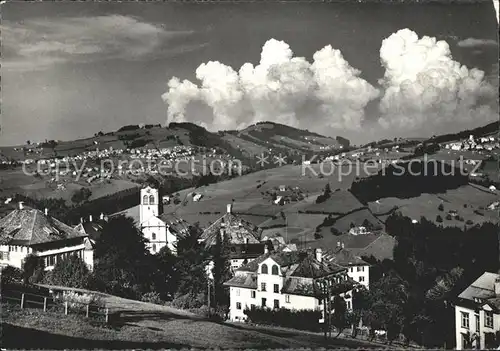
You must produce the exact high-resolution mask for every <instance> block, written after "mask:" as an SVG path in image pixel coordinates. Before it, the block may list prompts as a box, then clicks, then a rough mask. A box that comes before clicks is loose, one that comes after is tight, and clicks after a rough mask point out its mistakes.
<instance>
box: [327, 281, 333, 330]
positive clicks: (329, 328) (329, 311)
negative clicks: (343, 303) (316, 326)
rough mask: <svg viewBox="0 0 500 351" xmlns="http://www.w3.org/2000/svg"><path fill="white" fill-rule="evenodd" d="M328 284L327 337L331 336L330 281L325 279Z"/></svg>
mask: <svg viewBox="0 0 500 351" xmlns="http://www.w3.org/2000/svg"><path fill="white" fill-rule="evenodd" d="M327 284H328V335H329V338H330V339H331V338H332V301H331V300H332V298H331V295H330V281H327Z"/></svg>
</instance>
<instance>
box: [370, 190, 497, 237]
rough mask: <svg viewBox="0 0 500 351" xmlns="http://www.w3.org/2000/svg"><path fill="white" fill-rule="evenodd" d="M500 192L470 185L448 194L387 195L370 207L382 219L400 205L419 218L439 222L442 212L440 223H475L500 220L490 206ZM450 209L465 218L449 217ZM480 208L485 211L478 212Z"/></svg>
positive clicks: (406, 212) (413, 216)
mask: <svg viewBox="0 0 500 351" xmlns="http://www.w3.org/2000/svg"><path fill="white" fill-rule="evenodd" d="M499 194H500V193H499V192H498V191H496V192H491V191H489V190H488V189H485V188H482V187H480V186H477V185H467V186H464V187H460V188H458V189H453V190H448V191H447V192H446V193H444V194H422V195H420V196H418V197H414V198H409V199H397V198H383V199H380V200H378V203H377V202H371V203H369V208H370V209H371V210H372V212H373V213H374V214H375V215H376V216H377V217H378V218H379V219H380V220H382V221H384V220H385V219H386V218H387V216H388V213H389V212H390V211H391V209H393V208H395V207H396V208H397V209H398V210H399V211H400V212H401V213H402V214H403V215H405V216H408V217H410V218H412V219H416V220H419V219H420V217H422V216H423V217H425V218H427V219H428V220H430V221H434V222H435V223H439V222H437V221H436V217H437V215H440V216H441V217H442V219H443V222H442V223H439V224H442V225H444V226H459V227H462V226H463V225H464V222H467V221H468V220H470V221H472V222H473V223H474V224H481V223H484V222H498V212H497V211H495V210H488V209H487V207H488V206H489V205H490V204H492V203H493V202H495V201H499V200H500V197H499ZM440 204H442V205H443V207H444V210H443V211H439V210H438V206H439V205H440ZM449 211H456V212H457V215H458V216H460V217H462V218H463V219H464V221H463V222H462V221H459V220H457V219H455V218H452V219H451V220H447V219H446V215H447V214H448V212H449ZM475 211H477V212H475ZM478 212H479V213H482V214H483V215H481V214H478Z"/></svg>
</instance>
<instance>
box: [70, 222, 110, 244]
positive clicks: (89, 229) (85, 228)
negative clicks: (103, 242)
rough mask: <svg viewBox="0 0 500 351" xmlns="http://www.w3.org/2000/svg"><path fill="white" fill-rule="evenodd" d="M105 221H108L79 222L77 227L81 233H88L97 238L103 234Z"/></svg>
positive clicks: (94, 238)
mask: <svg viewBox="0 0 500 351" xmlns="http://www.w3.org/2000/svg"><path fill="white" fill-rule="evenodd" d="M104 223H106V222H105V221H104V220H98V221H92V222H84V223H80V224H78V225H77V226H76V227H75V229H76V230H78V231H80V232H81V233H84V234H87V235H88V236H89V237H90V238H91V239H93V240H97V239H99V237H100V236H101V233H102V228H103V226H104Z"/></svg>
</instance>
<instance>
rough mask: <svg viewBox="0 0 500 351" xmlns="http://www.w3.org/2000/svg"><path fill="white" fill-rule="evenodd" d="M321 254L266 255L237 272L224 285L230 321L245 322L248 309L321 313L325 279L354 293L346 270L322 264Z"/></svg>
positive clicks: (306, 252) (346, 291)
mask: <svg viewBox="0 0 500 351" xmlns="http://www.w3.org/2000/svg"><path fill="white" fill-rule="evenodd" d="M322 258H323V256H322V253H321V250H316V251H313V252H312V251H290V252H287V251H281V252H270V251H269V252H267V253H265V254H263V255H261V256H259V257H258V258H257V259H255V260H254V261H252V262H250V263H248V264H246V265H244V266H242V267H240V268H239V269H237V270H236V272H235V276H234V277H233V278H231V279H230V280H228V281H227V282H225V283H224V285H226V286H229V287H230V307H229V317H230V320H231V321H244V320H246V315H245V313H244V310H245V309H250V308H253V307H256V306H261V307H270V308H276V309H277V308H282V307H283V308H287V309H295V310H314V309H320V310H322V306H323V305H324V304H323V300H322V298H321V291H320V289H319V284H318V283H319V281H320V279H322V278H328V279H331V281H334V282H335V283H348V284H345V285H343V287H345V288H344V289H343V290H342V291H341V292H340V293H341V294H346V293H348V291H350V290H351V289H352V284H351V281H350V279H349V277H348V276H347V274H346V273H347V272H346V271H347V270H346V268H344V267H341V266H339V265H337V264H335V263H327V262H324V261H323V260H322Z"/></svg>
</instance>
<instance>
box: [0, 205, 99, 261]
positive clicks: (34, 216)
mask: <svg viewBox="0 0 500 351" xmlns="http://www.w3.org/2000/svg"><path fill="white" fill-rule="evenodd" d="M93 245H94V241H93V240H91V239H90V238H89V237H88V235H87V234H85V233H82V232H80V231H78V230H76V229H74V228H72V227H70V226H68V225H66V224H64V223H62V222H60V221H59V220H57V219H55V218H53V217H51V216H49V215H48V211H47V210H45V212H42V211H40V210H37V209H33V208H28V207H24V205H23V203H22V202H20V203H19V207H18V209H15V210H13V211H12V212H10V213H9V214H8V215H6V216H5V217H3V218H2V219H0V265H2V266H7V265H10V266H14V267H17V268H22V266H23V262H24V259H25V258H26V256H28V255H29V254H35V255H37V256H40V257H42V258H43V259H44V261H45V267H46V269H49V270H50V269H52V268H54V265H55V264H56V263H57V262H58V261H60V260H61V259H63V258H65V257H67V256H68V255H71V254H77V255H78V256H79V257H80V258H82V259H83V261H84V262H85V263H86V264H87V266H88V267H89V269H91V270H92V268H93V265H94V255H93Z"/></svg>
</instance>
